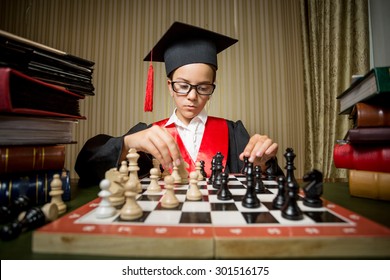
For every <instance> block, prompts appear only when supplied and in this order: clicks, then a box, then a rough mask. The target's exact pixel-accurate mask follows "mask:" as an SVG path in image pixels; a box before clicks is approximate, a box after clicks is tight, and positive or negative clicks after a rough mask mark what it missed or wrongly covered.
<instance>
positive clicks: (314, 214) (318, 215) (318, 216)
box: [303, 211, 346, 223]
mask: <svg viewBox="0 0 390 280" xmlns="http://www.w3.org/2000/svg"><path fill="white" fill-rule="evenodd" d="M303 213H304V214H305V215H307V216H308V217H310V219H313V220H314V221H315V222H316V223H346V221H344V220H343V219H341V218H339V217H337V216H335V215H333V214H332V213H330V212H329V211H304V212H303Z"/></svg>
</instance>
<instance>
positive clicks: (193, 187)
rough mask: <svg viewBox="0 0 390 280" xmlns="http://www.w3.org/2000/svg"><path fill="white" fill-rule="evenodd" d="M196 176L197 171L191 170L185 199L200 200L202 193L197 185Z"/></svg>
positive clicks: (197, 174)
mask: <svg viewBox="0 0 390 280" xmlns="http://www.w3.org/2000/svg"><path fill="white" fill-rule="evenodd" d="M198 176H199V173H198V172H197V171H192V172H191V173H190V187H189V189H188V190H187V196H186V197H187V199H188V200H201V199H202V193H201V192H200V190H199V187H198Z"/></svg>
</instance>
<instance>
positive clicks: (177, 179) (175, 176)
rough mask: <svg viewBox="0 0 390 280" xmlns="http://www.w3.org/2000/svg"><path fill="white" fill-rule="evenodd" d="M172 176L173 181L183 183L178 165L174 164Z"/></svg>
mask: <svg viewBox="0 0 390 280" xmlns="http://www.w3.org/2000/svg"><path fill="white" fill-rule="evenodd" d="M171 176H172V178H173V182H174V183H175V184H181V177H180V174H179V167H177V166H176V165H174V166H173V171H172V174H171Z"/></svg>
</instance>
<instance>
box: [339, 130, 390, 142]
mask: <svg viewBox="0 0 390 280" xmlns="http://www.w3.org/2000/svg"><path fill="white" fill-rule="evenodd" d="M345 140H347V141H348V142H349V143H351V144H353V145H355V144H368V145H377V144H386V143H387V144H390V126H389V127H362V128H351V129H349V130H348V133H347V136H346V138H345Z"/></svg>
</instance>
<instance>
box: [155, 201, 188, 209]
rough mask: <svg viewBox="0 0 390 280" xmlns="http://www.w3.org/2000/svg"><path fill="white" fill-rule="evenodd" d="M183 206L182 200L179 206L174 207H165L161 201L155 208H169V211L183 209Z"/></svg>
mask: <svg viewBox="0 0 390 280" xmlns="http://www.w3.org/2000/svg"><path fill="white" fill-rule="evenodd" d="M182 208H183V203H182V202H180V203H179V205H178V206H176V207H173V208H164V207H163V206H162V205H161V202H159V203H158V204H157V206H156V208H155V210H167V211H177V210H181V209H182Z"/></svg>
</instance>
